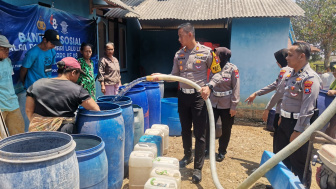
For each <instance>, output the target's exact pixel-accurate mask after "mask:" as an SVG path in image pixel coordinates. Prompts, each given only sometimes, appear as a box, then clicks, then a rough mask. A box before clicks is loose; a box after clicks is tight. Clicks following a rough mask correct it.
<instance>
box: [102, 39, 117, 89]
mask: <svg viewBox="0 0 336 189" xmlns="http://www.w3.org/2000/svg"><path fill="white" fill-rule="evenodd" d="M113 54H114V44H113V43H112V42H108V43H107V44H106V45H105V56H104V57H103V58H101V59H100V60H99V77H98V81H99V82H100V85H101V91H102V93H104V95H116V94H118V89H119V86H121V76H120V66H119V61H118V59H117V58H116V57H114V56H113Z"/></svg>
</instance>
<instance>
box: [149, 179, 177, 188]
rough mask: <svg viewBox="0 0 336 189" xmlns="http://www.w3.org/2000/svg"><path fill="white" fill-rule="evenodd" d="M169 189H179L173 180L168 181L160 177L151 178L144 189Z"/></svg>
mask: <svg viewBox="0 0 336 189" xmlns="http://www.w3.org/2000/svg"><path fill="white" fill-rule="evenodd" d="M156 188H169V189H177V183H176V181H175V180H173V179H166V178H160V177H151V178H149V179H148V181H147V182H146V184H145V187H144V189H156Z"/></svg>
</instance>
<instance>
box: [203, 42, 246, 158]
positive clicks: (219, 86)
mask: <svg viewBox="0 0 336 189" xmlns="http://www.w3.org/2000/svg"><path fill="white" fill-rule="evenodd" d="M214 51H215V53H216V56H217V57H218V59H217V60H218V63H219V64H220V66H221V68H222V70H221V71H220V72H219V73H216V74H215V75H213V76H212V77H211V78H210V82H209V83H208V84H206V87H202V89H201V94H202V97H203V98H204V99H207V98H208V97H209V96H210V101H211V104H212V108H213V113H214V119H215V122H217V120H218V118H219V117H221V121H222V135H221V137H220V138H219V148H218V154H217V156H216V161H218V162H221V161H223V160H224V157H225V154H226V153H227V151H226V150H227V146H228V144H229V141H230V136H231V129H232V125H233V123H234V116H235V115H236V112H237V111H236V107H237V104H238V102H239V98H240V97H239V90H240V89H239V86H240V84H239V71H238V68H237V66H236V65H234V64H232V63H229V62H228V61H229V59H230V57H231V51H230V50H229V49H227V48H225V47H218V48H216V49H215V50H214ZM209 138H210V137H209V128H208V129H207V135H206V148H207V149H206V155H207V153H208V152H209Z"/></svg>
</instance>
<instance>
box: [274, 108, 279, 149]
mask: <svg viewBox="0 0 336 189" xmlns="http://www.w3.org/2000/svg"><path fill="white" fill-rule="evenodd" d="M279 118H280V115H279V114H275V115H274V121H273V127H274V133H273V153H275V154H276V153H278V152H279V150H277V149H276V135H277V133H278V131H277V130H278V127H279V125H278V122H279Z"/></svg>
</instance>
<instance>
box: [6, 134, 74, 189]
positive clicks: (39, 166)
mask: <svg viewBox="0 0 336 189" xmlns="http://www.w3.org/2000/svg"><path fill="white" fill-rule="evenodd" d="M75 147H76V143H75V141H74V140H73V139H72V137H71V136H70V135H68V134H66V133H63V132H31V133H23V134H18V135H14V136H10V137H8V138H5V139H3V140H1V141H0V188H6V189H7V188H13V189H14V188H15V189H16V188H18V189H23V188H79V170H78V162H77V158H76V153H75Z"/></svg>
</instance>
